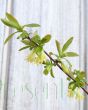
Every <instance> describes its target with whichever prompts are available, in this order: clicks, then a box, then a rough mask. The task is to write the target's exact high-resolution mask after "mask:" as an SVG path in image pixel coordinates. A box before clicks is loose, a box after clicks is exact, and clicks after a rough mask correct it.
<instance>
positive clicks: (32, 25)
mask: <svg viewBox="0 0 88 110" xmlns="http://www.w3.org/2000/svg"><path fill="white" fill-rule="evenodd" d="M24 27H30V28H33V27H40V25H39V24H34V23H32V24H26V25H24V26H23V28H24Z"/></svg>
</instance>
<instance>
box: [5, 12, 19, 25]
mask: <svg viewBox="0 0 88 110" xmlns="http://www.w3.org/2000/svg"><path fill="white" fill-rule="evenodd" d="M6 17H7V18H8V20H9V21H10V22H12V23H14V24H15V25H17V27H20V25H19V23H18V21H17V20H16V18H15V17H13V16H12V15H11V14H9V13H6Z"/></svg>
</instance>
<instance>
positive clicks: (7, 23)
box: [1, 19, 16, 28]
mask: <svg viewBox="0 0 88 110" xmlns="http://www.w3.org/2000/svg"><path fill="white" fill-rule="evenodd" d="M1 21H2V22H3V24H5V25H6V26H8V27H12V28H16V27H15V26H14V25H13V24H12V23H11V22H9V21H8V20H6V19H1Z"/></svg>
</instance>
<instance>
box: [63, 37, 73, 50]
mask: <svg viewBox="0 0 88 110" xmlns="http://www.w3.org/2000/svg"><path fill="white" fill-rule="evenodd" d="M72 41H73V37H71V38H70V39H69V40H68V41H67V42H66V43H65V44H64V46H63V48H62V52H64V51H66V50H67V49H68V47H69V45H70V44H71V43H72Z"/></svg>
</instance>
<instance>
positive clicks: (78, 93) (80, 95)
mask: <svg viewBox="0 0 88 110" xmlns="http://www.w3.org/2000/svg"><path fill="white" fill-rule="evenodd" d="M76 99H77V100H83V99H84V96H83V94H82V92H81V91H80V89H77V90H76Z"/></svg>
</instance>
